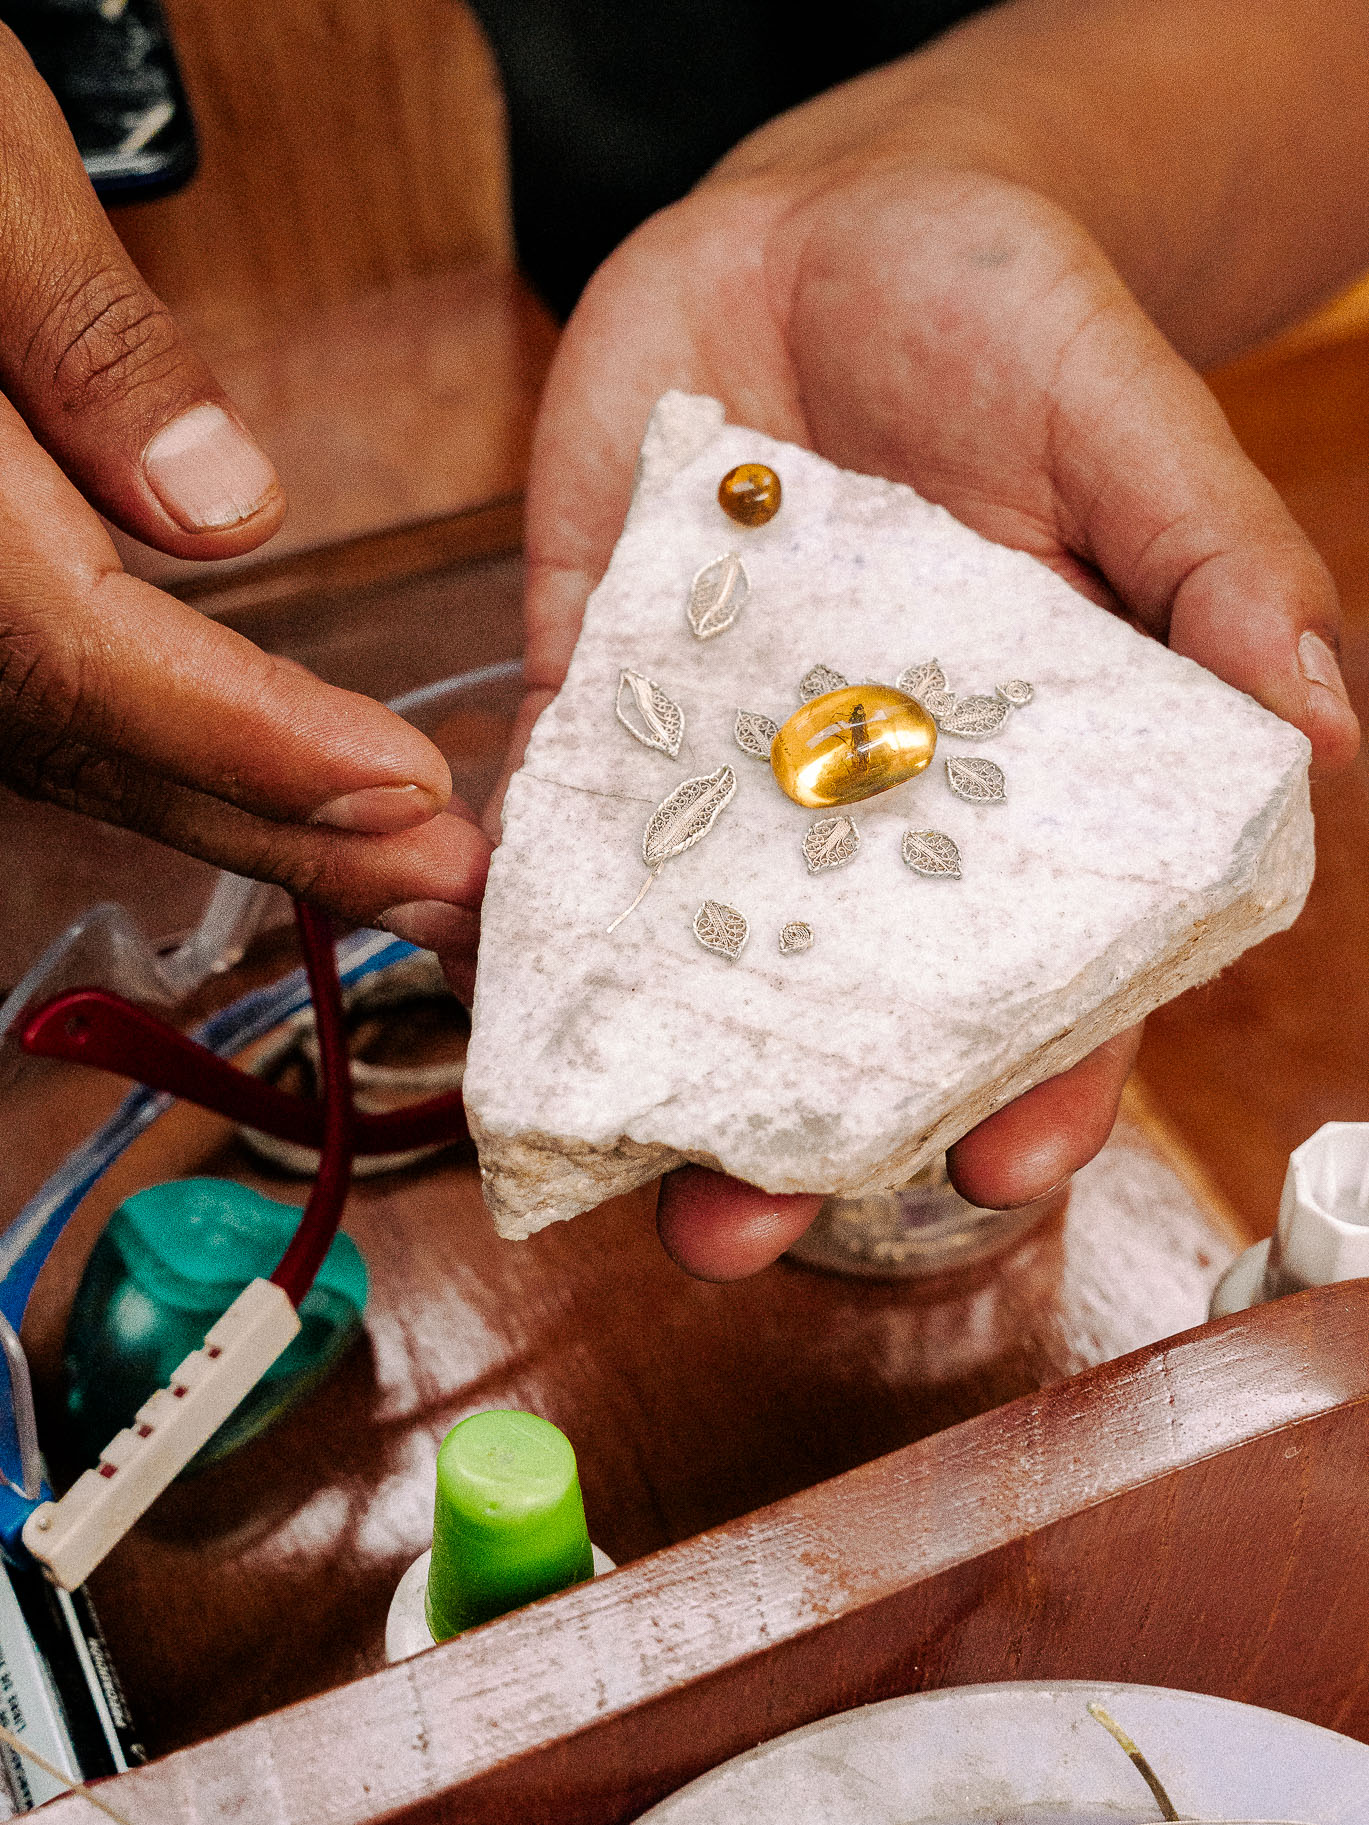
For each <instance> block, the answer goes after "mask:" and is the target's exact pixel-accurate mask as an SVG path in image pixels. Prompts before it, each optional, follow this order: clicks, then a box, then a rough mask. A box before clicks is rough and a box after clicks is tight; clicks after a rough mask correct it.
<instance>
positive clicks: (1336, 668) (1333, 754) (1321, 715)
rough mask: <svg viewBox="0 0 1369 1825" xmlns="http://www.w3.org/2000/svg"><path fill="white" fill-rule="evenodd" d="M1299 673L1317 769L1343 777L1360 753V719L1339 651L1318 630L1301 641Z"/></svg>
mask: <svg viewBox="0 0 1369 1825" xmlns="http://www.w3.org/2000/svg"><path fill="white" fill-rule="evenodd" d="M1298 669H1299V674H1300V679H1301V683H1302V686H1303V689H1304V691H1305V693H1306V702H1307V710H1306V721H1304V722H1303V723H1302V724H1301V726H1302V728H1303V731H1304V733H1305V734H1306V735H1307V738H1308V740H1309V741H1310V742H1311V743H1312V766H1313V769H1314V771H1315V772H1316V773H1317V774H1318V775H1322V774H1328V773H1339V772H1341V771H1342V770H1343V769H1344V768H1346V767H1348V766H1349V765H1350V764H1351V762H1352V761H1353V760H1354V758H1355V756H1356V755H1357V754H1358V753H1359V746H1360V725H1359V718H1358V717H1357V716H1356V714H1355V711H1354V708H1353V706H1352V705H1351V702H1350V693H1349V692H1348V691H1347V690H1346V688H1345V679H1344V677H1343V676H1342V674H1341V669H1340V662H1339V660H1338V659H1337V657H1336V654H1335V651H1334V649H1333V647H1332V646H1331V643H1330V642H1329V641H1328V640H1325V639H1323V638H1322V636H1321V635H1320V634H1319V633H1318V632H1317V631H1316V630H1315V629H1314V628H1310V627H1309V628H1304V630H1303V632H1302V634H1301V636H1300V637H1299V639H1298Z"/></svg>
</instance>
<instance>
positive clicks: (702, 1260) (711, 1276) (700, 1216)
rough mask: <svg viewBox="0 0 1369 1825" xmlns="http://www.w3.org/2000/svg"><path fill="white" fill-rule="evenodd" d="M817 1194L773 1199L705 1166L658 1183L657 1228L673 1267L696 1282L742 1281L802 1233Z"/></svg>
mask: <svg viewBox="0 0 1369 1825" xmlns="http://www.w3.org/2000/svg"><path fill="white" fill-rule="evenodd" d="M821 1204H822V1198H821V1197H820V1196H815V1195H809V1194H806V1193H795V1194H791V1195H787V1196H776V1195H774V1194H773V1193H770V1192H765V1191H762V1190H760V1189H759V1187H757V1186H755V1185H743V1184H742V1183H740V1181H738V1180H737V1179H732V1178H729V1177H728V1176H727V1175H726V1174H725V1173H721V1172H713V1171H710V1170H709V1169H708V1168H707V1167H703V1166H682V1167H680V1168H679V1170H678V1171H676V1172H672V1173H668V1174H667V1175H666V1177H665V1178H664V1179H662V1181H661V1194H660V1199H659V1201H658V1203H657V1206H656V1230H657V1234H658V1235H659V1236H660V1238H661V1246H662V1247H663V1248H664V1249H665V1251H666V1253H667V1254H668V1255H669V1256H670V1258H671V1260H672V1261H673V1262H674V1263H675V1265H676V1266H677V1267H680V1268H683V1269H684V1271H685V1273H687V1274H692V1275H693V1277H694V1278H695V1279H696V1280H712V1281H728V1280H744V1279H746V1277H747V1276H748V1275H750V1274H755V1273H758V1272H759V1271H760V1270H761V1268H763V1267H769V1265H770V1264H771V1262H772V1261H776V1260H778V1259H779V1257H780V1256H781V1255H782V1254H783V1253H784V1251H785V1250H786V1249H787V1248H789V1247H790V1246H791V1245H792V1244H793V1243H794V1242H796V1241H797V1240H798V1238H799V1237H800V1236H801V1235H802V1234H803V1232H804V1230H806V1229H807V1228H808V1226H809V1224H810V1223H811V1222H812V1221H813V1219H814V1217H816V1216H817V1214H818V1209H819V1207H820V1205H821Z"/></svg>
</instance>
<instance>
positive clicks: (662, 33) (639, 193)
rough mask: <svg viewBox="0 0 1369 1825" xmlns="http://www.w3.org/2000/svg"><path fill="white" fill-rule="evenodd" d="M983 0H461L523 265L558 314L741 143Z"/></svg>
mask: <svg viewBox="0 0 1369 1825" xmlns="http://www.w3.org/2000/svg"><path fill="white" fill-rule="evenodd" d="M987 3H988V0H845V3H843V4H838V5H835V6H831V7H829V8H827V9H825V10H824V12H823V13H822V14H821V15H819V13H818V9H816V8H815V9H814V12H813V13H812V14H809V13H808V11H807V8H806V7H801V6H798V5H796V4H794V3H793V0H788V3H786V0H656V3H655V4H650V3H649V0H472V4H473V6H474V10H475V12H476V13H477V14H478V15H479V18H480V20H481V23H482V24H483V25H484V28H485V31H486V33H487V34H488V36H489V39H490V42H491V44H492V45H493V48H494V53H495V56H496V58H497V59H498V62H499V67H500V71H501V73H502V76H503V80H504V88H505V93H506V95H507V98H508V113H509V129H510V143H511V151H512V159H513V212H514V226H515V231H516V234H517V237H518V250H519V256H520V258H521V260H522V262H523V267H524V270H525V271H526V272H527V274H528V276H529V278H530V279H531V280H532V282H533V283H534V285H536V286H537V287H538V289H539V290H540V291H541V293H542V295H543V296H544V297H545V298H546V299H547V301H548V303H549V304H551V305H552V307H553V308H554V309H555V310H557V311H560V312H561V313H563V314H564V313H566V312H568V311H569V310H570V308H571V306H572V305H573V304H574V302H575V300H576V298H577V297H578V296H579V294H580V291H581V289H582V288H583V286H584V284H585V281H586V280H587V279H588V278H589V276H590V274H591V273H592V272H593V271H594V269H595V267H596V266H597V265H598V264H599V262H600V261H601V260H602V259H603V258H604V256H605V255H606V254H608V253H610V252H611V251H612V250H613V248H614V247H616V246H617V245H618V243H619V241H621V240H622V239H623V238H624V237H625V236H626V235H628V234H629V233H631V231H632V230H633V229H634V228H635V227H636V226H637V225H638V223H639V222H642V221H645V219H646V218H647V216H649V215H651V214H652V213H653V212H654V211H655V210H657V209H661V208H663V207H664V206H665V205H666V204H667V203H673V202H675V201H676V199H677V198H679V197H681V196H683V195H684V193H685V192H686V191H687V190H689V189H690V188H691V186H692V185H694V184H695V183H697V181H698V180H699V178H701V177H702V176H703V174H704V173H705V172H706V171H707V170H708V169H709V167H710V166H711V165H713V164H714V163H715V162H716V161H717V160H718V159H719V158H721V157H722V155H723V154H724V153H725V152H727V151H728V150H729V149H730V148H731V147H732V146H734V145H736V143H737V141H738V140H740V139H742V138H744V137H745V135H746V134H748V133H750V132H751V131H752V130H753V129H754V128H756V127H758V126H760V125H761V124H762V123H763V122H764V121H767V120H770V119H772V118H773V117H774V116H775V115H776V114H780V113H783V112H784V110H785V109H786V108H792V107H794V106H796V105H797V104H798V103H799V102H801V101H806V100H808V99H809V98H810V97H811V96H814V95H818V94H821V93H822V91H823V90H824V89H830V88H832V87H833V86H834V85H835V84H836V83H839V82H844V81H846V80H847V79H848V78H850V77H852V76H856V75H859V74H860V73H861V72H862V71H864V70H870V69H874V68H875V67H876V66H877V65H879V64H881V63H887V62H889V61H890V60H891V59H892V58H895V57H901V56H903V55H905V54H906V53H907V52H909V51H913V50H916V49H917V47H918V46H919V45H922V44H925V43H926V42H927V40H928V39H929V38H933V37H935V36H936V34H937V33H938V32H941V31H944V30H945V29H946V27H947V26H950V25H953V24H954V23H955V22H956V21H957V20H959V19H964V18H966V17H968V16H969V15H970V14H971V13H975V12H979V11H981V10H982V9H983V7H984V5H986V4H987Z"/></svg>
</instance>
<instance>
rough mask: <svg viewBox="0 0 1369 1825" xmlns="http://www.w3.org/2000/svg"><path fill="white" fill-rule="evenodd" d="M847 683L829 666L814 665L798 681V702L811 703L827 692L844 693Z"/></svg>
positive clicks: (846, 680)
mask: <svg viewBox="0 0 1369 1825" xmlns="http://www.w3.org/2000/svg"><path fill="white" fill-rule="evenodd" d="M848 682H849V680H848V679H845V678H843V677H842V675H841V673H840V672H834V671H833V670H832V668H831V666H830V665H815V666H814V667H813V669H812V671H811V672H805V673H804V674H803V677H802V678H800V679H799V701H800V702H801V703H811V702H812V701H813V699H814V698H815V697H825V696H826V695H827V693H828V692H829V691H844V690H845V689H846V686H847V684H848Z"/></svg>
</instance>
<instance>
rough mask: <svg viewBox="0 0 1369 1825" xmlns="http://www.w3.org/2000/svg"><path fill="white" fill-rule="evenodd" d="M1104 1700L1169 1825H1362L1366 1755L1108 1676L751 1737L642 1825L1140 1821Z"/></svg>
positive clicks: (997, 1689) (1138, 1792) (1136, 1782)
mask: <svg viewBox="0 0 1369 1825" xmlns="http://www.w3.org/2000/svg"><path fill="white" fill-rule="evenodd" d="M1090 1702H1094V1703H1097V1704H1101V1705H1102V1706H1103V1707H1104V1708H1105V1709H1106V1710H1107V1711H1108V1712H1109V1713H1110V1715H1111V1716H1112V1717H1113V1718H1115V1719H1116V1721H1117V1722H1118V1723H1119V1724H1120V1725H1121V1726H1122V1728H1123V1729H1124V1730H1125V1731H1127V1733H1128V1734H1129V1735H1130V1736H1131V1737H1132V1739H1133V1740H1134V1741H1135V1743H1136V1744H1137V1746H1138V1748H1139V1749H1140V1750H1141V1751H1142V1753H1143V1754H1144V1755H1145V1756H1146V1757H1147V1759H1148V1760H1149V1762H1150V1764H1151V1766H1152V1768H1153V1769H1154V1770H1155V1773H1156V1774H1157V1775H1158V1777H1159V1779H1160V1780H1161V1782H1163V1784H1164V1786H1165V1788H1166V1790H1167V1791H1168V1793H1169V1795H1170V1798H1171V1799H1172V1801H1173V1803H1174V1806H1175V1808H1176V1810H1177V1811H1178V1813H1179V1815H1180V1817H1181V1818H1185V1819H1201V1820H1222V1821H1232V1822H1235V1821H1240V1822H1242V1825H1248V1822H1251V1821H1266V1820H1268V1821H1279V1822H1280V1825H1282V1822H1284V1821H1289V1822H1293V1825H1369V1748H1366V1747H1365V1745H1364V1744H1363V1743H1357V1742H1352V1741H1351V1740H1350V1738H1348V1737H1344V1736H1337V1735H1336V1734H1335V1733H1334V1732H1333V1731H1330V1730H1321V1729H1318V1728H1317V1727H1316V1726H1315V1725H1314V1724H1308V1723H1304V1722H1302V1721H1301V1719H1299V1718H1293V1717H1285V1716H1283V1715H1281V1714H1280V1713H1278V1712H1274V1711H1261V1710H1259V1709H1257V1708H1256V1707H1255V1706H1253V1705H1239V1704H1233V1703H1231V1702H1230V1701H1229V1700H1227V1699H1220V1698H1207V1697H1204V1696H1202V1695H1201V1694H1199V1693H1194V1692H1170V1691H1165V1690H1162V1689H1160V1688H1159V1687H1156V1686H1129V1685H1120V1686H1119V1685H1110V1684H1108V1683H1107V1682H1106V1681H1097V1682H1091V1683H1085V1682H1082V1681H1063V1682H1061V1683H1060V1684H1045V1683H1040V1684H1032V1683H1025V1682H1024V1683H1021V1684H1009V1685H991V1686H960V1687H953V1688H951V1689H950V1690H947V1691H944V1692H924V1693H918V1694H915V1695H914V1696H912V1697H909V1698H893V1699H889V1700H887V1701H886V1702H885V1703H883V1704H877V1705H864V1706H862V1707H861V1708H860V1709H859V1710H855V1711H846V1712H843V1713H841V1714H840V1715H838V1716H836V1717H829V1718H824V1719H823V1720H822V1721H821V1722H819V1723H815V1724H808V1725H806V1726H805V1727H804V1728H803V1729H801V1730H794V1731H791V1732H790V1733H789V1734H788V1735H787V1736H780V1737H776V1738H775V1739H774V1741H773V1742H769V1743H763V1744H762V1745H761V1746H760V1748H758V1749H752V1750H751V1751H749V1753H747V1754H745V1755H741V1756H738V1757H737V1758H736V1759H735V1760H733V1761H730V1762H726V1763H724V1764H723V1766H722V1767H721V1768H715V1769H714V1770H713V1771H712V1773H710V1774H706V1775H703V1776H701V1777H700V1779H698V1780H697V1781H693V1782H691V1783H690V1785H689V1786H688V1787H685V1788H682V1789H681V1790H680V1792H679V1793H677V1794H674V1795H673V1796H672V1797H671V1798H670V1799H668V1800H665V1801H663V1802H662V1803H661V1804H660V1805H659V1806H656V1807H654V1808H653V1809H652V1811H650V1812H649V1813H646V1814H645V1815H644V1816H643V1819H642V1821H641V1825H647V1822H648V1821H650V1825H738V1822H739V1821H745V1825H1130V1822H1131V1821H1135V1825H1142V1822H1143V1821H1150V1820H1158V1819H1159V1817H1160V1812H1159V1808H1158V1806H1157V1805H1156V1802H1155V1800H1154V1798H1153V1796H1152V1794H1151V1792H1150V1790H1149V1788H1148V1787H1147V1785H1146V1783H1145V1781H1144V1780H1143V1779H1142V1777H1141V1775H1140V1774H1139V1773H1138V1772H1137V1770H1136V1768H1135V1766H1134V1765H1133V1764H1132V1762H1131V1761H1130V1760H1129V1758H1128V1757H1127V1756H1126V1755H1125V1754H1124V1753H1123V1751H1122V1750H1121V1749H1120V1748H1119V1747H1118V1745H1117V1743H1116V1742H1115V1741H1114V1740H1113V1738H1112V1737H1111V1736H1110V1735H1109V1734H1108V1732H1107V1731H1106V1730H1105V1729H1104V1728H1103V1727H1102V1725H1101V1724H1099V1723H1098V1722H1097V1721H1096V1720H1095V1719H1094V1718H1092V1717H1091V1716H1090V1715H1089V1713H1088V1710H1087V1708H1086V1707H1087V1706H1088V1704H1089V1703H1090Z"/></svg>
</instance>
